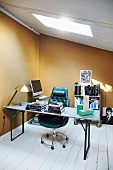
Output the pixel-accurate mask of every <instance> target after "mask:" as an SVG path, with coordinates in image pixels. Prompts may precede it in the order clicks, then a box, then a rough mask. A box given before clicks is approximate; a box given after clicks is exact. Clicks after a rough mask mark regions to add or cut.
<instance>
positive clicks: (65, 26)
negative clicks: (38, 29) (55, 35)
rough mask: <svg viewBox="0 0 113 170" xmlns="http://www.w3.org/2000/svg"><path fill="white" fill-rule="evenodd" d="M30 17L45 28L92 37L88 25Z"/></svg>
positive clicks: (35, 15)
mask: <svg viewBox="0 0 113 170" xmlns="http://www.w3.org/2000/svg"><path fill="white" fill-rule="evenodd" d="M32 15H33V16H34V17H35V18H36V19H38V20H39V21H40V22H41V23H42V24H43V25H44V26H46V27H50V28H54V29H58V30H62V31H67V32H71V33H76V34H80V35H85V36H90V37H93V34H92V30H91V27H90V25H86V24H81V23H75V22H72V21H70V20H66V19H62V18H61V19H58V18H52V17H48V16H43V15H38V14H34V13H32Z"/></svg>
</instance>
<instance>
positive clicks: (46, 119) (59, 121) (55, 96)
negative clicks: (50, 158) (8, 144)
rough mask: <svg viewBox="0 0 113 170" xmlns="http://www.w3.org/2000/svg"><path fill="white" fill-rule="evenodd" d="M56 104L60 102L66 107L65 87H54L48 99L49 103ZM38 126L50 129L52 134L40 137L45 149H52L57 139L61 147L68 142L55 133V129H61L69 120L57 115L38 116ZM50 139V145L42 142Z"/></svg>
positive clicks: (66, 93) (63, 135)
mask: <svg viewBox="0 0 113 170" xmlns="http://www.w3.org/2000/svg"><path fill="white" fill-rule="evenodd" d="M56 102H62V103H63V106H64V107H68V89H67V88H65V87H54V88H53V90H52V93H51V96H50V99H49V103H51V104H55V103H56ZM38 119H39V124H40V125H41V126H44V127H46V128H52V129H53V133H52V134H50V133H46V134H44V135H42V137H41V143H42V144H44V145H45V146H47V147H51V149H52V150H53V149H54V141H55V140H56V139H57V140H58V142H60V144H62V147H63V148H65V147H66V143H67V141H68V137H67V136H66V135H65V134H63V133H60V132H56V129H57V128H61V127H63V126H65V125H66V124H67V123H68V120H69V118H68V117H63V116H57V115H54V114H52V115H47V114H39V117H38ZM50 137H51V138H52V144H48V143H46V142H45V141H44V139H46V138H48V139H50Z"/></svg>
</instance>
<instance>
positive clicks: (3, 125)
mask: <svg viewBox="0 0 113 170" xmlns="http://www.w3.org/2000/svg"><path fill="white" fill-rule="evenodd" d="M4 127H5V115H4V116H3V123H2V130H1V133H0V137H1V136H2V133H3V131H4Z"/></svg>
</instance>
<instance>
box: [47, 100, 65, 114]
mask: <svg viewBox="0 0 113 170" xmlns="http://www.w3.org/2000/svg"><path fill="white" fill-rule="evenodd" d="M48 112H50V113H57V114H61V113H64V112H65V107H64V106H63V103H62V102H57V103H54V104H52V103H50V104H49V105H48Z"/></svg>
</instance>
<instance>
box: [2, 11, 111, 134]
mask: <svg viewBox="0 0 113 170" xmlns="http://www.w3.org/2000/svg"><path fill="white" fill-rule="evenodd" d="M112 65H113V52H109V51H106V50H101V49H97V48H93V47H89V46H86V45H81V44H77V43H74V42H70V41H66V40H62V39H58V38H53V37H50V36H46V35H40V37H39V36H38V35H36V34H35V33H33V32H31V31H30V30H28V29H27V28H25V27H24V26H22V25H20V24H19V23H17V22H16V21H14V20H13V19H11V18H10V17H8V16H6V15H5V14H3V13H2V12H0V132H1V130H2V122H3V112H2V106H3V105H5V104H7V103H8V101H9V100H10V98H11V97H12V95H13V93H14V88H15V87H16V86H18V85H20V84H29V81H30V80H31V79H40V80H41V83H42V87H43V91H44V94H46V95H48V96H49V95H50V93H51V90H52V88H53V87H54V86H65V87H67V88H68V90H69V98H70V104H71V106H73V105H74V83H75V82H79V81H80V80H79V79H80V70H92V78H93V79H95V80H97V81H100V82H102V83H103V85H105V84H108V85H110V86H112V87H113V77H112V76H113V67H112ZM101 93H102V106H106V107H113V92H108V93H105V92H104V91H103V90H101ZM26 100H28V95H27V94H26V93H18V94H17V95H16V97H15V98H14V101H26ZM25 118H26V119H25V120H27V115H26V117H25ZM9 120H10V119H9V116H8V114H6V119H5V129H4V132H3V134H4V133H6V132H8V131H9V130H10V121H9ZM20 120H21V119H16V120H15V123H14V127H16V126H18V125H19V124H20Z"/></svg>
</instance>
